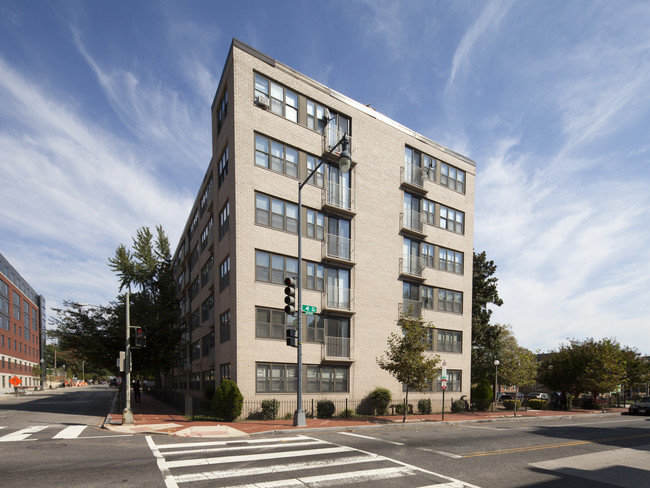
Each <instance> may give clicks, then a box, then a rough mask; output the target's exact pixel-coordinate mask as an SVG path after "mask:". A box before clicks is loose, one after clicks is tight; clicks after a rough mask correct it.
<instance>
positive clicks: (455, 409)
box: [451, 400, 467, 413]
mask: <svg viewBox="0 0 650 488" xmlns="http://www.w3.org/2000/svg"><path fill="white" fill-rule="evenodd" d="M466 411H467V404H466V403H465V400H455V401H453V402H451V413H463V412H466Z"/></svg>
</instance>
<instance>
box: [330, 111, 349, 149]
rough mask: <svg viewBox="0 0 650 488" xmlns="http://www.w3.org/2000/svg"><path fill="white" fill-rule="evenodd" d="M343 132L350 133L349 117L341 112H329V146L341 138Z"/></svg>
mask: <svg viewBox="0 0 650 488" xmlns="http://www.w3.org/2000/svg"><path fill="white" fill-rule="evenodd" d="M343 134H350V118H349V117H346V116H345V115H342V114H337V113H334V112H330V120H329V122H328V124H327V145H328V147H329V148H331V147H333V146H335V145H336V143H337V142H339V141H340V140H341V137H343Z"/></svg>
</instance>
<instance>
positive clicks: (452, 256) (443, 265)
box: [438, 247, 463, 274]
mask: <svg viewBox="0 0 650 488" xmlns="http://www.w3.org/2000/svg"><path fill="white" fill-rule="evenodd" d="M438 266H439V268H440V269H442V270H445V271H450V272H452V273H456V274H463V253H462V252H458V251H452V250H451V249H445V248H444V247H441V248H440V249H439V250H438Z"/></svg>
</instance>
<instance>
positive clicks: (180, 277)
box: [176, 271, 185, 291]
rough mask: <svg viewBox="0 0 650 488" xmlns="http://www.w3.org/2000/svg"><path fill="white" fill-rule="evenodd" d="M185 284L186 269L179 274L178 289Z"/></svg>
mask: <svg viewBox="0 0 650 488" xmlns="http://www.w3.org/2000/svg"><path fill="white" fill-rule="evenodd" d="M184 286H185V271H183V272H181V274H179V275H178V279H177V280H176V291H181V290H182V289H183V288H184Z"/></svg>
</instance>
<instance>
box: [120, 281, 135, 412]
mask: <svg viewBox="0 0 650 488" xmlns="http://www.w3.org/2000/svg"><path fill="white" fill-rule="evenodd" d="M130 302H131V290H130V289H129V291H127V292H126V349H125V354H124V395H125V399H126V402H125V407H124V412H123V413H122V423H123V424H132V423H133V412H132V411H131V318H130V316H129V313H130V312H129V307H130Z"/></svg>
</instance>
